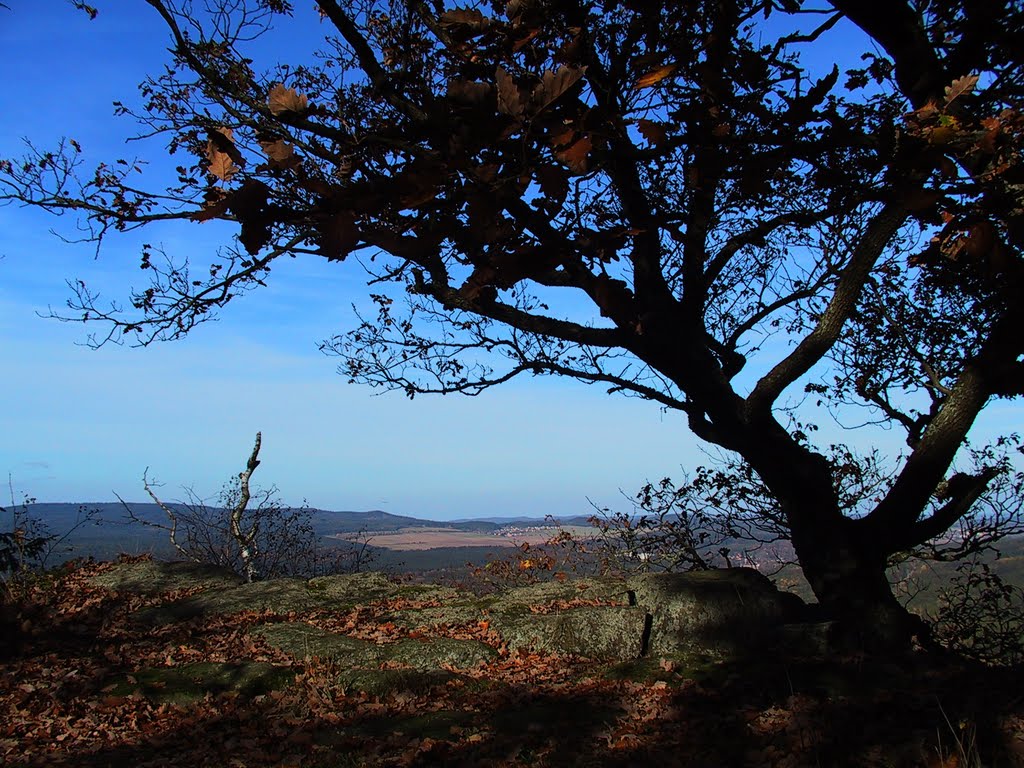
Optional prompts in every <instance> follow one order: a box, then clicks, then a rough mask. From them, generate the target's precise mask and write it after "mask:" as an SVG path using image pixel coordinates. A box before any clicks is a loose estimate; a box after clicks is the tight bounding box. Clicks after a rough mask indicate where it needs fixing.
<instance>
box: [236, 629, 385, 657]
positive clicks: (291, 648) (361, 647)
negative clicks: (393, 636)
mask: <svg viewBox="0 0 1024 768" xmlns="http://www.w3.org/2000/svg"><path fill="white" fill-rule="evenodd" d="M251 634H253V635H256V636H258V637H262V638H263V639H264V640H266V641H267V642H268V643H269V644H270V645H272V646H274V647H275V648H278V649H280V650H282V651H284V652H285V653H289V654H291V655H292V656H294V657H295V658H296V659H298V660H300V661H305V660H307V659H312V658H318V659H321V660H324V661H327V660H329V661H336V662H339V663H343V664H347V665H352V666H357V667H362V666H376V665H378V664H379V663H380V661H381V658H382V654H381V650H380V646H378V645H377V644H375V643H371V642H369V641H367V640H360V639H359V638H356V637H348V636H346V635H339V634H337V633H335V632H328V631H327V630H324V629H320V628H319V627H314V626H311V625H309V624H306V623H305V622H290V621H283V622H279V623H275V624H264V625H262V626H259V627H256V628H255V629H253V630H252V631H251Z"/></svg>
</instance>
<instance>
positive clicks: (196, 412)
mask: <svg viewBox="0 0 1024 768" xmlns="http://www.w3.org/2000/svg"><path fill="white" fill-rule="evenodd" d="M8 4H9V5H10V7H11V10H10V11H2V10H0V62H2V66H3V69H4V71H6V72H14V73H16V78H15V79H14V81H13V82H14V86H13V87H14V89H15V90H14V93H12V95H11V98H8V99H6V100H5V113H4V116H3V119H2V121H0V156H4V157H10V156H12V155H13V156H17V155H20V154H21V149H20V142H21V139H22V137H25V136H28V137H31V138H32V139H33V141H34V142H36V143H37V144H38V145H40V146H49V145H52V144H53V143H55V142H56V141H57V140H58V139H59V138H60V137H61V136H62V135H67V136H70V137H74V138H76V139H77V140H78V141H80V142H81V143H82V145H83V146H84V148H85V151H86V152H87V153H88V154H89V155H90V157H92V158H94V159H95V160H97V161H99V160H109V159H111V158H114V157H121V156H125V155H126V154H128V153H132V152H136V151H137V152H139V153H140V154H142V155H144V156H154V155H156V154H157V153H156V152H155V151H154V150H156V149H158V148H157V147H154V146H153V145H150V150H149V151H148V152H147V151H146V150H145V148H143V147H139V148H138V149H135V148H134V147H128V148H127V149H126V148H125V145H124V143H123V142H124V139H125V138H126V137H128V136H130V135H132V133H133V125H132V124H131V123H130V121H128V120H125V119H114V118H113V117H112V113H113V109H112V107H111V103H112V102H113V101H115V100H124V101H127V100H128V99H131V98H133V97H134V95H135V93H136V85H137V83H138V82H139V81H140V80H141V79H142V77H143V76H144V75H145V74H146V73H148V72H154V71H156V70H157V67H159V66H160V64H161V62H162V61H164V59H165V58H166V54H165V48H166V42H165V40H166V36H165V35H164V32H163V28H162V26H161V23H160V21H159V19H158V18H157V17H156V14H155V13H154V12H153V11H152V10H151V9H150V8H148V7H146V6H145V4H144V3H142V2H128V0H117V2H106V3H103V2H98V3H96V4H97V5H98V6H99V9H100V15H99V16H98V18H97V19H96V20H95V21H93V22H89V21H88V20H87V19H86V17H85V16H84V15H83V14H80V13H76V12H74V11H73V10H72V9H71V7H70V6H69V5H65V4H62V3H59V2H47V3H37V2H28V1H27V0H13V2H11V0H8ZM71 226H72V221H71V220H70V219H68V218H66V217H65V218H64V219H55V218H53V217H51V216H47V215H45V214H42V213H39V212H35V211H31V210H26V209H20V208H17V207H14V206H8V207H4V208H0V256H2V258H0V359H2V360H3V364H4V365H3V370H4V375H3V376H0V403H3V405H2V406H0V412H2V416H0V421H2V423H3V425H4V426H3V430H2V431H3V435H4V436H3V439H2V440H0V472H3V473H4V478H3V479H4V481H5V485H6V480H7V475H8V474H9V475H10V477H11V480H12V483H13V486H14V491H15V496H16V497H17V498H18V499H20V498H21V495H22V494H23V493H27V494H30V495H32V496H34V497H36V498H38V499H39V500H40V501H113V500H114V496H113V492H115V491H116V492H117V493H118V494H120V495H122V496H123V497H125V498H127V499H132V500H141V499H143V498H144V493H143V491H142V485H141V477H142V473H143V471H144V470H145V469H146V468H147V467H149V468H150V473H151V476H153V475H155V476H156V477H157V478H158V479H160V480H161V481H163V482H164V483H165V488H164V489H163V494H164V495H165V496H166V497H168V498H175V497H180V496H181V495H182V494H181V492H180V487H181V486H184V485H190V486H193V487H194V488H195V489H196V490H197V491H198V492H199V493H201V494H204V495H207V494H213V493H215V492H216V491H217V489H218V488H219V487H220V485H221V483H222V482H223V481H225V480H226V479H227V478H228V477H229V476H230V475H232V474H233V473H236V472H238V471H239V470H240V469H241V468H242V467H243V465H244V461H245V458H246V457H247V456H248V452H249V450H250V449H251V447H252V440H253V437H254V434H255V432H256V431H257V430H261V431H262V433H263V451H262V454H261V456H262V459H263V464H262V466H261V467H260V469H259V471H258V473H257V475H256V480H259V481H260V482H261V483H263V484H264V485H269V484H276V485H277V486H278V487H279V488H280V491H281V497H282V499H284V500H285V501H286V502H288V503H299V502H301V501H302V499H307V500H308V501H309V503H310V504H312V505H314V506H318V507H322V508H327V509H357V510H361V509H373V508H378V509H384V510H386V511H389V512H394V513H396V514H411V515H417V516H424V517H432V518H436V519H444V518H450V517H468V516H474V515H481V516H482V515H511V514H535V515H539V516H542V515H544V514H549V513H552V514H584V513H588V512H589V511H590V509H591V508H590V505H589V504H588V502H587V497H588V496H589V497H590V498H592V499H594V500H595V501H597V502H600V503H617V502H618V501H620V500H621V496H620V495H619V489H620V488H621V489H624V490H628V491H634V490H635V489H636V488H638V487H639V486H640V485H641V484H642V483H643V482H644V480H645V479H646V478H647V477H651V478H658V477H661V476H662V475H665V474H673V473H677V472H678V470H679V468H680V466H682V465H692V464H693V463H694V462H695V461H696V460H697V457H699V452H698V450H697V448H696V445H695V443H694V441H693V439H692V438H691V437H690V436H689V435H688V433H687V431H686V429H685V427H684V426H683V425H682V423H681V422H680V420H679V419H678V417H676V416H674V415H663V414H662V413H661V411H660V409H659V408H658V407H657V406H654V405H652V404H650V403H644V402H640V401H638V400H635V399H625V398H621V397H609V396H607V395H605V394H604V392H603V390H600V389H598V388H592V387H586V386H584V385H580V384H575V383H572V382H565V381H555V380H543V379H534V380H530V381H523V382H521V383H519V382H515V383H512V384H510V385H506V386H505V387H501V388H498V389H494V390H491V391H490V392H487V393H485V394H483V395H482V396H480V397H477V398H466V397H455V396H449V397H419V398H417V399H416V400H415V401H412V402H410V401H409V400H407V399H406V398H405V397H404V396H403V395H401V394H399V393H383V394H378V393H377V392H376V391H375V390H371V389H369V388H367V387H362V386H356V385H349V384H346V382H345V379H344V378H343V377H341V376H339V375H338V374H337V373H336V366H337V360H336V359H332V358H328V357H325V356H323V355H322V354H321V353H320V352H319V351H318V350H317V342H318V341H321V340H322V339H324V338H327V337H329V336H331V335H332V334H334V333H336V332H338V331H339V330H343V329H345V328H347V327H350V325H351V322H352V313H351V310H350V305H351V304H352V303H357V304H363V305H365V299H364V294H365V290H364V284H365V281H364V280H363V279H362V273H361V270H360V269H359V267H358V265H357V264H355V263H348V264H345V265H337V264H332V265H327V264H325V263H322V262H321V261H319V260H317V259H315V258H311V257H310V258H302V257H300V258H298V259H296V260H295V261H290V262H289V263H288V264H286V265H284V266H283V267H282V268H280V269H279V270H275V273H274V280H272V281H271V282H270V284H269V289H268V290H264V291H260V292H258V293H255V294H253V295H251V296H249V297H247V298H246V299H243V300H242V301H241V302H240V303H238V304H232V306H231V307H230V309H229V311H227V312H224V313H222V315H221V319H220V321H219V322H217V323H215V324H207V325H205V326H202V327H200V328H199V329H197V330H196V331H195V332H193V334H192V335H191V336H190V337H189V338H188V339H186V340H184V341H181V342H175V343H172V344H161V345H156V346H152V347H149V348H146V349H132V348H128V347H113V346H109V347H104V348H103V349H101V350H98V351H93V350H91V349H88V348H85V347H83V346H80V345H78V344H80V343H81V342H82V341H84V340H85V338H86V333H87V330H88V329H87V328H85V327H83V326H81V325H72V324H68V325H65V324H60V323H57V322H56V321H53V320H49V319H44V318H41V317H39V316H38V313H40V312H42V313H45V312H46V311H47V307H48V306H52V307H54V308H60V307H61V306H62V305H63V302H64V301H65V300H66V299H67V297H68V295H69V291H68V289H67V287H66V285H65V282H64V281H65V280H66V279H69V278H79V277H80V278H82V279H84V280H85V281H86V282H87V283H89V284H90V285H95V286H97V287H99V288H100V289H101V291H102V292H103V293H104V295H106V296H109V297H111V298H124V297H125V296H126V294H127V287H128V286H130V285H133V284H135V285H138V284H139V283H140V282H141V278H142V273H141V272H140V271H139V270H138V269H137V267H136V265H137V263H138V252H139V251H138V245H139V243H140V242H142V240H143V237H144V239H145V241H146V242H159V243H162V244H163V245H164V246H165V247H166V249H167V250H168V252H171V253H175V252H177V253H182V252H184V249H200V248H212V247H215V246H216V244H217V243H218V242H219V240H218V238H217V235H216V232H215V231H214V230H213V229H212V228H209V227H206V226H205V225H204V226H202V227H197V226H185V227H168V228H165V229H163V230H150V231H148V232H146V233H145V234H144V236H143V235H139V236H134V235H129V236H126V237H122V238H113V239H111V240H110V241H109V242H108V243H107V244H106V245H105V247H104V250H103V252H102V254H101V256H100V258H99V259H98V260H94V259H93V251H92V247H91V246H89V245H66V244H64V243H62V242H60V241H59V240H58V239H57V238H55V237H54V236H53V235H52V234H50V233H49V231H48V230H49V229H50V228H52V227H57V228H58V229H59V230H60V231H61V232H62V233H68V232H69V231H71ZM95 330H98V329H95ZM8 496H9V494H8V491H7V489H6V488H5V489H4V491H3V494H2V497H3V500H7V499H8ZM2 503H5V501H0V504H2Z"/></svg>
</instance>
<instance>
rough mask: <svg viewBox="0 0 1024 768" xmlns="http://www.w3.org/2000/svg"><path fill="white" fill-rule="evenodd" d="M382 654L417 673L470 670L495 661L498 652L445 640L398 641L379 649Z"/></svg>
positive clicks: (482, 645) (469, 642)
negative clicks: (445, 668) (446, 668)
mask: <svg viewBox="0 0 1024 768" xmlns="http://www.w3.org/2000/svg"><path fill="white" fill-rule="evenodd" d="M381 653H382V654H383V656H384V658H385V659H386V660H388V661H394V662H398V663H400V664H404V665H408V666H410V667H412V668H413V669H418V670H432V669H441V668H444V667H451V668H453V669H472V668H473V667H478V666H480V665H482V664H487V663H488V662H490V661H493V660H494V659H496V658H498V652H497V651H496V650H495V649H494V648H492V647H491V646H489V645H487V644H486V643H481V642H479V641H477V640H455V639H452V638H448V637H435V638H423V639H410V640H401V641H399V642H397V643H392V644H390V645H385V646H381Z"/></svg>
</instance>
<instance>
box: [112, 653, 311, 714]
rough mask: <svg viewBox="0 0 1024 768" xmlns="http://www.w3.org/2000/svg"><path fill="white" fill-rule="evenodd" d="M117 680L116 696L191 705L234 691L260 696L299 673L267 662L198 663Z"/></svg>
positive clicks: (142, 672)
mask: <svg viewBox="0 0 1024 768" xmlns="http://www.w3.org/2000/svg"><path fill="white" fill-rule="evenodd" d="M131 678H132V679H133V680H134V682H133V681H132V680H130V679H123V680H119V681H117V682H116V683H115V684H114V686H113V687H112V688H111V689H110V690H109V691H108V693H109V694H110V695H112V696H131V695H133V694H136V693H141V694H142V695H143V696H145V697H146V698H147V699H149V700H151V701H153V702H156V703H168V704H189V703H192V702H195V701H199V700H201V699H203V698H205V697H206V696H207V695H210V694H214V695H215V694H219V693H227V692H229V691H234V692H237V693H240V694H242V695H244V696H259V695H261V694H265V693H269V692H270V691H273V690H277V689H279V688H284V687H286V686H288V685H289V684H291V682H292V681H293V680H294V679H295V670H293V669H289V668H288V667H278V666H275V665H273V664H268V663H265V662H244V663H221V662H197V663H194V664H183V665H181V666H177V667H149V668H146V669H142V670H139V671H138V672H135V673H133V674H132V675H131Z"/></svg>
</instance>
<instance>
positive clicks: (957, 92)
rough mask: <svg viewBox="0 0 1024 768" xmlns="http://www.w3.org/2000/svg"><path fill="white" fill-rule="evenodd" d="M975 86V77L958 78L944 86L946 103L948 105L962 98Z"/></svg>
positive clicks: (976, 81) (976, 82)
mask: <svg viewBox="0 0 1024 768" xmlns="http://www.w3.org/2000/svg"><path fill="white" fill-rule="evenodd" d="M977 84H978V76H977V75H964V76H963V77H958V78H957V79H956V80H954V81H953V82H952V83H950V84H949V85H947V86H946V93H945V95H946V103H947V104H949V103H950V102H952V101H953V100H954V99H958V98H960V97H961V96H963V95H964V94H965V93H970V92H971V91H973V90H974V86H976V85H977Z"/></svg>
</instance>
